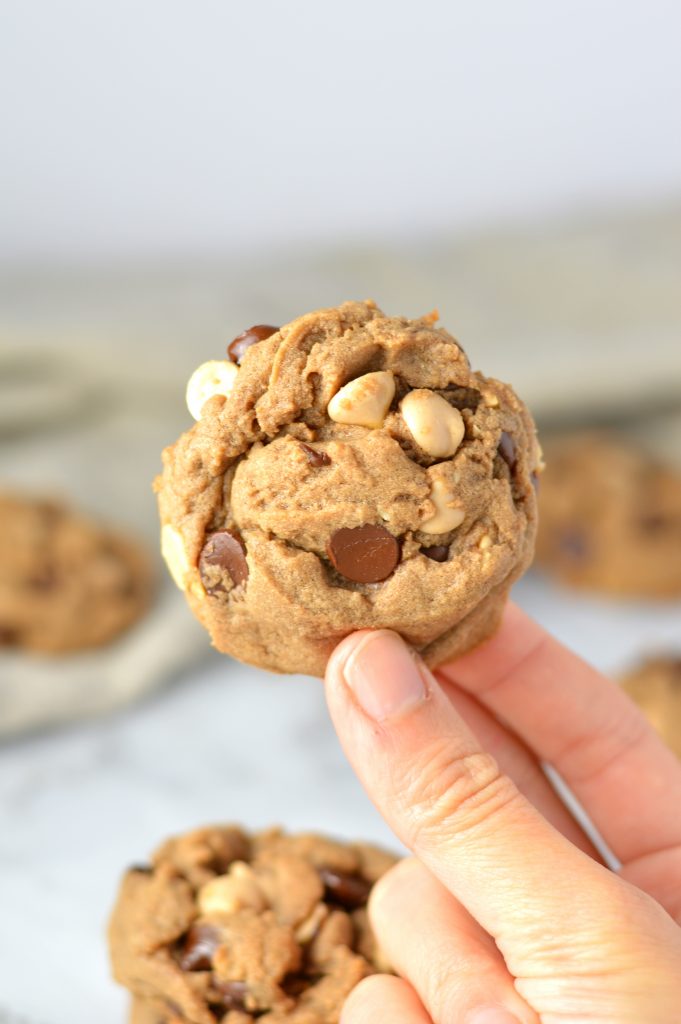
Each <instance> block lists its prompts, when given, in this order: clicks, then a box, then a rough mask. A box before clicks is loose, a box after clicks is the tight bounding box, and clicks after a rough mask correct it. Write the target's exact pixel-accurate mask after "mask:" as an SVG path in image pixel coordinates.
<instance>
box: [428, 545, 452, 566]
mask: <svg viewBox="0 0 681 1024" xmlns="http://www.w3.org/2000/svg"><path fill="white" fill-rule="evenodd" d="M421 554H422V555H425V556H426V558H432V560H433V561H434V562H446V561H447V556H448V555H449V547H448V545H447V544H433V545H432V547H429V548H421Z"/></svg>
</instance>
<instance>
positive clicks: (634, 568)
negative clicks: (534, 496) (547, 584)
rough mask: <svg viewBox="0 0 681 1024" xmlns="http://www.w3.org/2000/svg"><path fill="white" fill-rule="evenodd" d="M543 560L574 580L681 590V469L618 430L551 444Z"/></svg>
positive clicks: (623, 589) (653, 592) (669, 593)
mask: <svg viewBox="0 0 681 1024" xmlns="http://www.w3.org/2000/svg"><path fill="white" fill-rule="evenodd" d="M545 457H546V470H545V472H544V473H543V475H542V479H541V487H540V493H539V533H538V537H537V551H536V564H537V565H538V566H539V567H541V568H542V569H543V570H545V571H546V573H547V574H549V575H551V576H553V577H555V578H556V579H558V580H559V581H560V582H561V583H563V584H566V585H567V586H570V587H577V588H583V589H588V590H592V591H594V592H598V593H602V594H606V595H612V596H614V597H623V598H644V599H645V598H651V599H656V600H673V599H675V598H678V597H681V471H679V470H677V469H675V468H673V467H672V466H668V465H666V464H663V463H661V462H660V461H658V460H657V459H655V458H653V457H652V456H650V455H648V454H647V453H646V451H645V450H644V449H643V448H639V447H637V446H636V445H633V444H632V443H631V442H630V441H628V440H626V439H625V438H619V437H617V436H616V435H614V434H613V435H609V434H603V433H596V432H589V433H578V434H572V435H565V436H563V437H557V438H555V439H553V440H549V441H548V442H547V443H546V444H545Z"/></svg>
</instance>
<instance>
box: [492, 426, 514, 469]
mask: <svg viewBox="0 0 681 1024" xmlns="http://www.w3.org/2000/svg"><path fill="white" fill-rule="evenodd" d="M497 451H498V452H499V455H501V457H502V459H503V460H504V462H505V463H506V465H507V466H508V468H509V469H510V470H511V472H513V470H514V469H515V467H516V463H517V462H518V457H517V454H516V449H515V441H514V440H513V438H512V437H511V435H510V434H507V433H506V431H505V430H502V432H501V437H500V438H499V447H498V448H497Z"/></svg>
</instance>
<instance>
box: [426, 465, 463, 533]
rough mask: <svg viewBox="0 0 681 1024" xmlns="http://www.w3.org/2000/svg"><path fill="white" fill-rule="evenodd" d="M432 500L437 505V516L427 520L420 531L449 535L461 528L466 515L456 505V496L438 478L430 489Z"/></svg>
mask: <svg viewBox="0 0 681 1024" xmlns="http://www.w3.org/2000/svg"><path fill="white" fill-rule="evenodd" d="M430 500H431V501H432V503H433V505H435V515H434V516H431V517H430V519H425V520H424V521H423V522H422V523H421V525H420V527H419V529H420V530H423V532H424V533H449V531H450V530H455V529H456V527H457V526H461V524H462V522H463V521H464V519H465V518H466V513H465V512H464V510H463V509H462V508H461V506H460V505H455V504H454V502H455V501H456V496H455V495H454V493H453V492H452V490H451V488H450V487H449V485H448V484H446V483H445V482H444V480H441V479H440V478H439V477H436V479H435V480H433V483H432V485H431V489H430Z"/></svg>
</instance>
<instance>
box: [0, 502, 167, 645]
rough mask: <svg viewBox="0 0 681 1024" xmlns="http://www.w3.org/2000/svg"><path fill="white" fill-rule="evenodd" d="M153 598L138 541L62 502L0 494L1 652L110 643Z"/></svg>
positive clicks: (147, 571) (143, 554) (149, 577)
mask: <svg viewBox="0 0 681 1024" xmlns="http://www.w3.org/2000/svg"><path fill="white" fill-rule="evenodd" d="M150 595H151V569H150V563H149V559H148V558H147V556H146V554H145V553H144V551H142V550H141V549H140V548H139V547H138V546H137V545H136V544H135V543H133V542H132V541H130V540H128V539H127V538H125V537H122V536H120V535H118V534H116V533H113V532H111V531H109V530H107V529H103V528H102V527H100V526H98V525H96V524H94V523H92V522H91V521H90V520H89V519H87V518H86V517H84V516H81V515H80V514H78V513H76V512H74V511H72V510H70V509H67V508H66V507H65V506H64V505H62V504H60V503H58V502H54V501H49V500H38V499H32V498H25V497H20V496H18V495H0V647H18V648H23V649H26V650H30V651H38V652H40V653H43V654H61V653H65V652H68V651H77V650H81V649H82V648H86V647H97V646H100V645H102V644H106V643H108V642H109V641H110V640H112V639H113V638H114V637H116V636H117V635H118V634H119V633H121V632H122V631H123V630H124V629H126V628H127V627H128V626H130V625H131V624H132V623H133V622H135V621H136V620H137V619H138V618H139V617H140V616H141V615H142V614H143V612H144V611H145V609H146V608H147V606H148V604H149V599H150Z"/></svg>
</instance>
